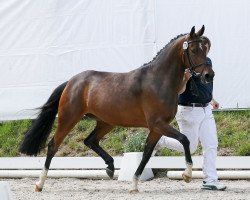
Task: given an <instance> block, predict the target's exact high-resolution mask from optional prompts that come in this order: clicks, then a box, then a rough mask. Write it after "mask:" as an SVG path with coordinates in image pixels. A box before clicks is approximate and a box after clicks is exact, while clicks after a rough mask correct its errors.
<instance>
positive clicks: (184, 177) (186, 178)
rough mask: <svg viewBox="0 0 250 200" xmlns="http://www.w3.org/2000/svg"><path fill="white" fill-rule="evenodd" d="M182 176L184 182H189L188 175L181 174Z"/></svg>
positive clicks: (190, 178)
mask: <svg viewBox="0 0 250 200" xmlns="http://www.w3.org/2000/svg"><path fill="white" fill-rule="evenodd" d="M182 178H183V180H184V181H185V182H186V183H190V182H191V180H192V177H190V176H187V175H186V174H184V173H183V174H182Z"/></svg>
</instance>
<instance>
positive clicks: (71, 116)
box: [35, 107, 82, 192]
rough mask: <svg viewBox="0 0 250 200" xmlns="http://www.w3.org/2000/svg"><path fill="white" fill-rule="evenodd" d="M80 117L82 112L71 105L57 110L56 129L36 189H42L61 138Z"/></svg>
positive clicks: (61, 140)
mask: <svg viewBox="0 0 250 200" xmlns="http://www.w3.org/2000/svg"><path fill="white" fill-rule="evenodd" d="M81 118H82V113H81V112H80V111H79V109H78V110H77V109H74V108H73V107H71V108H70V107H64V108H61V109H60V110H59V112H58V126H57V130H56V133H55V135H54V137H53V138H52V139H51V140H50V142H49V144H48V152H47V157H46V161H45V165H44V168H43V170H42V173H41V175H40V178H39V181H38V182H37V183H36V189H35V190H36V191H38V192H40V191H42V189H43V185H44V182H45V180H46V178H47V173H48V170H49V167H50V163H51V160H52V158H53V157H54V155H55V154H56V152H57V150H58V148H59V146H60V144H61V143H62V142H63V139H64V138H65V137H66V135H67V134H68V133H69V132H70V130H71V129H72V128H73V127H74V126H75V124H76V123H77V122H78V121H79V120H80V119H81Z"/></svg>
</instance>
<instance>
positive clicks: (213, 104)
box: [210, 98, 220, 109]
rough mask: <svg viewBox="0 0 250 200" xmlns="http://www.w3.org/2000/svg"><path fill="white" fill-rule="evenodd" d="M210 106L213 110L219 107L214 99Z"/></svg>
mask: <svg viewBox="0 0 250 200" xmlns="http://www.w3.org/2000/svg"><path fill="white" fill-rule="evenodd" d="M210 104H211V105H212V107H213V109H218V108H219V107H220V104H219V103H218V102H217V101H216V100H214V98H213V99H212V101H211V102H210Z"/></svg>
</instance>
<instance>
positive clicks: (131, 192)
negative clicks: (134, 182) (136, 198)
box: [129, 189, 139, 194]
mask: <svg viewBox="0 0 250 200" xmlns="http://www.w3.org/2000/svg"><path fill="white" fill-rule="evenodd" d="M129 193H130V194H137V193H139V190H138V189H132V190H130V191H129Z"/></svg>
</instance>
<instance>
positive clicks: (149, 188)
mask: <svg viewBox="0 0 250 200" xmlns="http://www.w3.org/2000/svg"><path fill="white" fill-rule="evenodd" d="M36 180H37V179H32V178H24V179H4V180H3V181H7V182H8V183H9V185H10V187H11V191H12V194H13V197H14V198H15V199H16V200H80V199H88V200H99V199H101V200H105V199H107V200H111V199H129V200H131V199H132V200H139V199H143V200H153V199H161V200H163V199H171V200H175V199H181V200H183V199H185V200H187V199H188V200H189V199H199V200H201V199H213V200H222V199H227V200H229V199H232V200H243V199H244V200H247V199H248V200H249V199H250V181H223V183H225V184H226V185H227V187H228V188H227V190H226V191H205V190H201V189H200V185H201V181H202V180H193V181H192V182H191V183H189V184H187V183H184V182H183V181H174V180H169V179H168V178H155V179H154V180H151V181H146V182H140V184H139V190H140V193H138V194H130V193H129V189H130V187H131V183H130V182H118V181H117V180H86V179H74V178H61V179H50V178H48V179H47V181H46V182H45V186H44V190H43V191H42V192H41V193H38V192H34V183H35V182H36Z"/></svg>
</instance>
